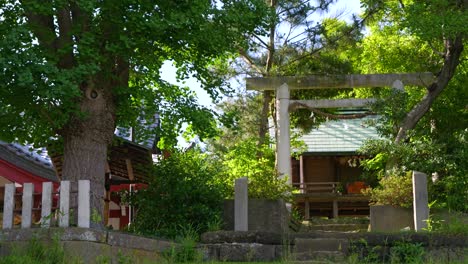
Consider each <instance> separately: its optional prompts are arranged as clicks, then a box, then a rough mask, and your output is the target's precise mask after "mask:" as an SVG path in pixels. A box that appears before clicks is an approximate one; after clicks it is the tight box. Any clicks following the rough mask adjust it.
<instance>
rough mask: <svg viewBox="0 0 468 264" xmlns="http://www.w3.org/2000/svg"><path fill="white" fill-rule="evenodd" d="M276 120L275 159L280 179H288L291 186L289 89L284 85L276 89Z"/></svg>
mask: <svg viewBox="0 0 468 264" xmlns="http://www.w3.org/2000/svg"><path fill="white" fill-rule="evenodd" d="M276 120H277V125H278V139H277V143H276V144H277V148H276V151H277V159H278V173H279V177H280V178H284V177H288V183H289V184H290V185H292V177H291V175H292V173H291V142H290V137H289V134H290V131H289V87H288V85H287V84H286V83H285V84H283V85H281V86H280V87H278V88H277V89H276Z"/></svg>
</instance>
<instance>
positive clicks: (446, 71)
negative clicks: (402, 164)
mask: <svg viewBox="0 0 468 264" xmlns="http://www.w3.org/2000/svg"><path fill="white" fill-rule="evenodd" d="M445 47H446V53H445V58H444V65H443V66H442V69H441V71H440V72H439V74H438V75H437V78H436V80H435V81H434V82H433V83H432V84H431V85H430V86H429V87H427V94H426V95H425V96H424V97H423V99H422V100H421V102H419V103H418V104H417V105H415V106H414V107H413V109H411V111H410V112H409V113H408V114H407V115H406V117H405V119H404V120H403V122H402V123H401V125H400V129H399V131H398V134H397V136H396V138H395V143H397V144H399V143H401V142H403V141H404V140H406V137H407V133H408V131H409V130H411V129H413V128H414V127H415V126H416V124H417V123H418V122H419V120H420V119H421V118H422V117H423V116H424V114H425V113H426V112H427V111H428V110H429V109H430V107H431V105H432V103H433V102H434V100H435V99H436V98H437V97H438V96H439V95H440V93H441V92H442V90H443V89H445V87H447V85H448V83H449V81H450V80H451V79H452V77H453V75H454V74H455V70H456V68H457V66H458V64H459V63H460V56H461V54H462V52H463V48H464V47H463V38H462V36H460V35H459V36H457V37H456V38H455V39H447V40H446V41H445Z"/></svg>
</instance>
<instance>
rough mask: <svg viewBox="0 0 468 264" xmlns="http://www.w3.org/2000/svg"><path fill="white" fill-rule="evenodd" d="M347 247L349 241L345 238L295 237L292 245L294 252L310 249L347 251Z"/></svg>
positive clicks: (308, 250)
mask: <svg viewBox="0 0 468 264" xmlns="http://www.w3.org/2000/svg"><path fill="white" fill-rule="evenodd" d="M348 248H349V242H348V240H346V239H336V238H312V239H310V238H309V239H307V238H306V239H304V238H298V239H296V243H295V246H294V252H296V253H304V252H312V251H340V252H347V251H348Z"/></svg>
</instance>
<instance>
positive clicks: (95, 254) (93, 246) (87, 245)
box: [61, 241, 112, 263]
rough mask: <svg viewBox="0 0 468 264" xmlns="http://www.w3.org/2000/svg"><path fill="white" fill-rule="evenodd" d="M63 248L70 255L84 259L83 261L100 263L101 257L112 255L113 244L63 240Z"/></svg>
mask: <svg viewBox="0 0 468 264" xmlns="http://www.w3.org/2000/svg"><path fill="white" fill-rule="evenodd" d="M61 244H62V245H63V249H64V250H65V252H67V253H68V254H70V256H71V257H72V259H73V258H76V259H79V260H81V261H83V263H99V258H105V257H109V256H112V255H111V246H109V245H107V244H103V243H92V242H88V241H62V242H61Z"/></svg>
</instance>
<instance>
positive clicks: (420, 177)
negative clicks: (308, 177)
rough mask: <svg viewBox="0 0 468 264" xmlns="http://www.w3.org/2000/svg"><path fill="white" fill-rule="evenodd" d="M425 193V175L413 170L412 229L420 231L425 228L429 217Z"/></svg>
mask: <svg viewBox="0 0 468 264" xmlns="http://www.w3.org/2000/svg"><path fill="white" fill-rule="evenodd" d="M428 199H429V198H428V194H427V175H426V174H424V173H422V172H418V171H414V172H413V214H414V215H413V218H414V230H416V231H421V230H423V229H424V228H427V219H429V205H428V203H429V200H428Z"/></svg>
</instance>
